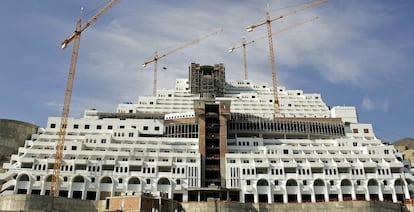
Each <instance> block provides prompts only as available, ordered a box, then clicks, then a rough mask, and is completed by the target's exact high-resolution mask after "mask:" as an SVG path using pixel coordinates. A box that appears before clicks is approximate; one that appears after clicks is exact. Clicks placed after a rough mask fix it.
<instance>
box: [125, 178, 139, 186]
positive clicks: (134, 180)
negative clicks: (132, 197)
mask: <svg viewBox="0 0 414 212" xmlns="http://www.w3.org/2000/svg"><path fill="white" fill-rule="evenodd" d="M128 184H134V185H136V184H141V181H140V180H139V179H138V178H137V177H132V178H131V179H129V180H128Z"/></svg>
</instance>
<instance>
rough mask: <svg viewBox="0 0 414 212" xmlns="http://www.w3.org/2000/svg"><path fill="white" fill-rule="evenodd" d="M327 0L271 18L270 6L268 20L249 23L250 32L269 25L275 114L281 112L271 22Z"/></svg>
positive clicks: (267, 12) (267, 11) (268, 34)
mask: <svg viewBox="0 0 414 212" xmlns="http://www.w3.org/2000/svg"><path fill="white" fill-rule="evenodd" d="M326 1H327V0H317V1H314V2H311V3H308V4H305V5H302V6H299V7H297V8H295V9H293V10H291V11H288V12H286V13H284V14H282V15H280V16H278V17H276V18H270V14H269V8H267V10H266V20H264V21H262V22H260V23H258V24H253V25H249V26H247V27H246V30H247V31H248V32H251V31H253V29H255V28H256V27H259V26H262V25H265V24H266V26H267V37H268V39H269V55H270V64H271V66H272V87H273V105H274V111H275V116H277V115H278V114H279V97H278V91H277V80H276V63H275V53H274V50H273V38H272V27H271V23H272V21H276V20H279V19H282V18H284V17H286V16H289V15H292V14H295V13H298V12H300V11H302V10H305V9H308V8H311V7H314V6H316V5H319V4H322V3H324V2H326Z"/></svg>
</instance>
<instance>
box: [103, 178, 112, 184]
mask: <svg viewBox="0 0 414 212" xmlns="http://www.w3.org/2000/svg"><path fill="white" fill-rule="evenodd" d="M101 183H112V179H111V178H110V177H104V178H102V179H101Z"/></svg>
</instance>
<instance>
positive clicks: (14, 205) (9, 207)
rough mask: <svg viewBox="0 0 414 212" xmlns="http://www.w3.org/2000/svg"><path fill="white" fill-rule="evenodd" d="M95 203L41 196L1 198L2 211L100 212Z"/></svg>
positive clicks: (0, 207) (0, 208)
mask: <svg viewBox="0 0 414 212" xmlns="http://www.w3.org/2000/svg"><path fill="white" fill-rule="evenodd" d="M96 208H97V207H96V206H95V202H94V201H89V200H79V199H69V198H63V197H51V196H40V195H24V194H18V195H9V196H0V211H30V212H41V211H42V212H54V211H67V212H71V211H73V212H75V211H76V212H79V211H88V212H89V211H91V212H93V211H98V210H97V209H96Z"/></svg>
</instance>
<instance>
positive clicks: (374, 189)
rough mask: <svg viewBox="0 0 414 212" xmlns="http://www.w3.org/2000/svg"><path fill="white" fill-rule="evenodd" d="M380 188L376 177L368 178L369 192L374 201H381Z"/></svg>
mask: <svg viewBox="0 0 414 212" xmlns="http://www.w3.org/2000/svg"><path fill="white" fill-rule="evenodd" d="M379 189H380V187H379V186H378V181H377V180H375V179H370V180H368V193H369V199H370V200H373V201H379Z"/></svg>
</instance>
